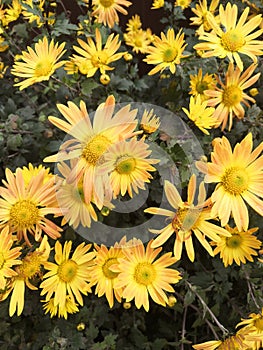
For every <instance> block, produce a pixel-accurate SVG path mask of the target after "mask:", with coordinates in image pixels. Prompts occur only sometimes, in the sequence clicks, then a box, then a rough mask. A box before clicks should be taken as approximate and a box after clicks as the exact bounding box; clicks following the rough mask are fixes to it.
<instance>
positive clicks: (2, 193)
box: [0, 168, 62, 246]
mask: <svg viewBox="0 0 263 350" xmlns="http://www.w3.org/2000/svg"><path fill="white" fill-rule="evenodd" d="M5 173H6V179H7V181H5V180H3V184H4V185H5V187H0V197H1V198H0V207H1V211H0V225H1V226H2V227H5V226H6V227H8V228H9V230H10V232H12V233H16V235H17V238H18V240H21V239H22V238H24V239H25V241H26V243H27V244H28V245H29V246H31V243H30V241H29V239H28V236H27V234H28V233H30V234H31V235H33V236H34V237H35V240H36V241H39V240H40V239H41V235H42V233H43V231H44V233H46V234H47V235H48V236H50V237H51V238H53V239H57V238H58V237H60V232H61V231H62V229H61V228H60V227H58V226H57V225H56V224H54V223H53V222H52V221H51V220H49V219H48V218H47V217H46V216H47V215H48V214H53V215H61V210H60V208H58V207H53V205H54V203H56V192H55V185H54V180H53V178H51V179H50V180H49V181H47V182H46V183H44V181H43V180H44V177H45V170H44V169H42V170H41V171H40V172H39V174H38V175H37V176H34V177H32V179H31V180H30V182H29V183H28V185H25V181H24V178H23V174H22V170H21V169H20V168H18V169H17V170H16V173H15V174H13V173H12V172H11V170H10V169H8V168H7V169H6V172H5Z"/></svg>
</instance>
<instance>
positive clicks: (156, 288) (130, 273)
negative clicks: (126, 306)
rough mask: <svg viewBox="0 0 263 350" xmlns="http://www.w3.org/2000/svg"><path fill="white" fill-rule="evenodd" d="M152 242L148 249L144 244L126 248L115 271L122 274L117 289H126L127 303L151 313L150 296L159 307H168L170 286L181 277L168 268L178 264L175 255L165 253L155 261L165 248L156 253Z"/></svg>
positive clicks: (175, 271) (123, 293) (157, 250)
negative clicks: (133, 301)
mask: <svg viewBox="0 0 263 350" xmlns="http://www.w3.org/2000/svg"><path fill="white" fill-rule="evenodd" d="M151 243H152V241H150V242H149V243H148V244H147V247H146V249H145V247H144V245H143V243H142V242H141V241H139V240H138V241H137V243H136V245H134V246H132V247H130V248H128V247H127V248H124V249H123V253H124V255H125V256H124V258H119V259H118V264H117V265H112V270H113V271H114V272H117V273H119V275H118V280H117V282H116V285H115V287H116V288H123V292H122V297H123V298H124V299H126V302H130V301H131V300H133V299H134V300H135V305H136V307H137V308H138V309H140V308H141V307H142V306H143V307H144V309H145V310H146V311H149V295H150V297H151V298H152V299H153V301H154V302H155V303H157V304H160V305H163V306H166V304H167V303H168V297H167V295H166V293H165V291H167V292H169V293H173V292H174V288H173V287H172V286H171V284H175V283H177V282H179V281H180V279H181V276H180V273H179V272H178V271H177V270H175V269H172V268H168V266H171V265H173V264H174V263H175V258H173V257H171V255H172V253H165V254H163V255H162V256H161V257H160V258H159V259H156V257H157V255H158V254H159V253H160V251H161V250H162V248H158V249H153V248H152V247H151Z"/></svg>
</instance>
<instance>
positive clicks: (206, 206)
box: [144, 174, 230, 261]
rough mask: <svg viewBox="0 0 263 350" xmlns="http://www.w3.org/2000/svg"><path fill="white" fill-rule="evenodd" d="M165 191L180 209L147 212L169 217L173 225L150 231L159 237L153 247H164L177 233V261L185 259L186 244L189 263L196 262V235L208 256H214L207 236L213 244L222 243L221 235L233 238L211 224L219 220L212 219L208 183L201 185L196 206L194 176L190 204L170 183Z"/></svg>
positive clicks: (175, 253) (176, 207)
mask: <svg viewBox="0 0 263 350" xmlns="http://www.w3.org/2000/svg"><path fill="white" fill-rule="evenodd" d="M164 191H165V195H166V197H167V199H168V202H169V203H170V205H171V206H172V207H173V208H174V209H176V212H174V211H171V210H167V209H162V208H147V209H145V210H144V211H145V212H146V213H150V214H155V215H164V216H167V217H168V218H169V219H170V221H171V222H170V223H169V224H168V225H167V226H166V227H164V228H163V229H161V230H152V229H151V230H150V231H151V232H152V233H157V234H158V237H157V238H156V239H154V241H153V243H152V247H153V248H155V247H159V246H161V245H163V244H164V242H166V241H167V240H168V239H169V238H170V236H171V235H172V234H173V233H175V234H176V238H175V242H174V256H175V258H176V261H177V260H180V259H181V255H182V249H183V244H185V248H186V252H187V255H188V257H189V259H190V260H191V261H194V259H195V252H194V246H193V240H192V233H194V235H195V236H196V238H197V239H198V240H199V242H200V243H201V244H202V246H203V247H204V248H205V249H206V250H207V252H208V253H209V254H210V255H211V256H214V253H213V250H212V248H211V245H210V244H209V243H208V242H207V240H206V237H205V236H207V237H209V238H210V239H211V240H213V241H218V240H219V239H220V236H219V235H223V236H230V233H229V232H228V231H226V230H225V229H223V228H222V227H219V226H216V225H214V224H212V223H210V222H209V221H208V220H209V219H213V218H214V217H215V216H214V217H212V216H211V205H210V199H207V200H206V191H205V187H204V183H203V182H201V183H200V185H199V194H198V204H197V205H194V198H195V195H196V176H195V175H194V174H193V175H192V176H191V178H190V180H189V184H188V195H187V201H186V202H183V200H182V198H181V196H180V194H179V192H178V191H177V189H176V187H175V186H174V185H173V184H172V183H171V182H169V181H168V180H165V182H164Z"/></svg>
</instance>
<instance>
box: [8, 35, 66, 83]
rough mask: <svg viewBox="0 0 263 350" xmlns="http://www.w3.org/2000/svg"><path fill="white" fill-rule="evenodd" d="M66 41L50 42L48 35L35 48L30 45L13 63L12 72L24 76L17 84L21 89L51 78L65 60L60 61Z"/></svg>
mask: <svg viewBox="0 0 263 350" xmlns="http://www.w3.org/2000/svg"><path fill="white" fill-rule="evenodd" d="M64 46H65V43H62V44H60V45H58V43H56V44H55V43H54V40H51V42H50V43H49V42H48V39H47V37H46V36H44V38H43V39H42V40H41V39H39V41H38V42H37V43H36V44H35V50H33V49H32V48H31V47H29V46H28V48H27V49H28V51H23V52H22V56H21V60H22V61H23V62H20V61H17V62H15V64H14V65H13V68H12V70H11V73H12V74H13V75H15V76H18V77H21V78H24V80H22V81H21V82H19V83H17V84H15V86H20V88H19V89H20V90H23V89H25V88H27V87H28V86H30V85H33V84H35V83H38V82H40V81H44V80H49V78H50V77H51V75H52V74H53V73H54V72H55V70H56V69H58V68H60V67H61V66H63V64H64V63H65V62H64V61H59V59H60V58H61V56H62V55H63V54H64V52H65V50H63V49H64Z"/></svg>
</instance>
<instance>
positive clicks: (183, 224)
mask: <svg viewBox="0 0 263 350" xmlns="http://www.w3.org/2000/svg"><path fill="white" fill-rule="evenodd" d="M199 215H200V211H199V210H197V209H188V208H179V209H178V210H177V212H176V214H175V216H174V218H173V220H172V227H173V229H174V230H175V231H176V232H177V231H179V230H183V231H189V230H191V229H193V228H194V227H195V226H196V224H197V220H198V217H199Z"/></svg>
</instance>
